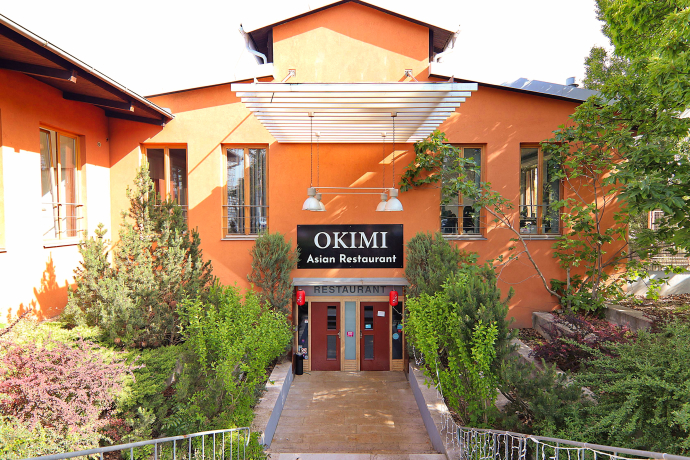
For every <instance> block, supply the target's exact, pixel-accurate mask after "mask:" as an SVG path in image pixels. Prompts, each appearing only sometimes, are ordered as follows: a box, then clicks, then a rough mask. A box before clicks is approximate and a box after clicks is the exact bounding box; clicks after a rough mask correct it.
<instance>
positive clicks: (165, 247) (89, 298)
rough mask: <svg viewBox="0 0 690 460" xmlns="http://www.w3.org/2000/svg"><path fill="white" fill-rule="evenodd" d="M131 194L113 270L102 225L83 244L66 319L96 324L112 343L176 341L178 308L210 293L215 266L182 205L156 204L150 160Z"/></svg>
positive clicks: (147, 343)
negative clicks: (205, 254) (189, 226)
mask: <svg viewBox="0 0 690 460" xmlns="http://www.w3.org/2000/svg"><path fill="white" fill-rule="evenodd" d="M127 197H128V198H129V202H130V208H129V211H124V212H123V213H122V217H123V220H122V226H121V228H120V232H119V236H120V240H119V242H118V243H117V244H116V246H115V248H114V250H113V264H112V267H108V266H107V264H106V261H107V247H108V242H107V241H105V240H104V239H103V237H104V234H105V230H104V229H103V227H102V226H99V229H98V231H97V238H96V239H90V240H88V241H85V242H84V243H82V245H81V246H80V253H81V255H82V257H83V259H84V262H82V266H81V267H80V268H78V269H77V270H76V271H75V274H76V277H75V279H76V288H75V289H74V290H71V291H70V294H69V300H68V305H67V308H66V309H65V313H64V316H63V317H64V318H65V319H66V320H67V321H68V322H71V323H78V322H85V323H86V324H88V325H99V326H101V327H102V328H103V329H104V330H105V331H106V332H107V334H108V336H109V337H110V339H111V340H113V341H114V342H115V343H123V344H126V345H131V346H140V347H146V346H154V347H157V346H160V345H162V344H166V343H176V342H177V341H178V340H179V339H180V332H179V328H180V319H179V314H178V311H177V307H178V305H179V303H180V302H181V301H182V300H183V299H185V298H196V297H198V296H201V297H203V296H205V295H206V293H207V292H208V289H209V288H210V286H211V285H212V284H213V275H212V273H211V272H212V268H211V263H210V262H209V261H206V262H205V261H204V260H203V258H202V254H201V249H200V244H201V241H200V239H199V234H198V232H196V231H195V230H192V231H190V230H188V229H187V225H186V223H185V221H184V218H183V217H182V212H181V210H180V208H179V206H177V205H176V204H175V203H173V202H172V201H169V200H168V201H164V202H162V203H158V202H157V201H156V196H155V193H154V188H153V182H152V181H151V179H150V177H149V173H148V165H144V166H142V167H141V168H140V169H139V171H138V172H137V175H136V178H135V186H134V189H133V190H132V189H129V188H127Z"/></svg>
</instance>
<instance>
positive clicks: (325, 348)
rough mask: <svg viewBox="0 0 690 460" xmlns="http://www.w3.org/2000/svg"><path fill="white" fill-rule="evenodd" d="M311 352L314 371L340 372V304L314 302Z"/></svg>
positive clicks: (311, 319)
mask: <svg viewBox="0 0 690 460" xmlns="http://www.w3.org/2000/svg"><path fill="white" fill-rule="evenodd" d="M310 322H311V348H312V349H311V350H309V355H310V360H311V369H312V370H313V371H339V370H340V303H339V302H312V304H311V318H310Z"/></svg>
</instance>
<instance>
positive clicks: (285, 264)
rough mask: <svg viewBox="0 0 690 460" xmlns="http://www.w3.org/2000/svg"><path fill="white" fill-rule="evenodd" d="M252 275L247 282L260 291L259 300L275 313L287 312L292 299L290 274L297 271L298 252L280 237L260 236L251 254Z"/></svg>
mask: <svg viewBox="0 0 690 460" xmlns="http://www.w3.org/2000/svg"><path fill="white" fill-rule="evenodd" d="M251 256H252V271H251V273H249V275H247V279H248V280H249V281H250V282H252V283H254V285H256V287H258V288H259V289H261V297H262V299H264V300H265V301H266V302H268V304H269V305H271V306H272V307H273V308H275V309H276V310H288V309H289V308H290V299H291V298H292V280H291V278H290V273H291V272H292V270H294V269H295V268H297V260H298V258H299V248H298V249H295V250H293V249H292V245H291V244H290V243H289V242H288V241H286V240H285V236H284V235H282V234H281V233H261V234H260V235H259V237H258V238H257V239H256V241H255V242H254V246H253V247H252V250H251Z"/></svg>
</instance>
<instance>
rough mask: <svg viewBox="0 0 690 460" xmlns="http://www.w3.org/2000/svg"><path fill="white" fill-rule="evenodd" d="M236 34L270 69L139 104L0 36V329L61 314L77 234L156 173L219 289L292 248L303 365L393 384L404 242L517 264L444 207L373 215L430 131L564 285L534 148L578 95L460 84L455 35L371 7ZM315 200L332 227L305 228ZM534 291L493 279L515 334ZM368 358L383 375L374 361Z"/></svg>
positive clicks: (421, 196) (116, 210) (517, 280)
mask: <svg viewBox="0 0 690 460" xmlns="http://www.w3.org/2000/svg"><path fill="white" fill-rule="evenodd" d="M245 33H246V34H247V35H246V38H247V43H248V47H249V48H250V49H251V51H250V52H252V53H253V54H255V55H256V56H257V60H258V61H260V62H261V65H258V66H257V68H256V71H255V73H254V75H253V76H252V77H253V78H248V79H247V80H245V81H241V82H228V83H225V84H219V85H215V86H209V87H202V88H194V89H186V90H181V91H176V92H172V93H166V94H160V95H155V96H149V97H147V98H143V97H141V96H138V95H136V94H135V93H133V92H132V91H130V90H128V89H126V88H124V87H122V86H120V85H119V84H117V83H115V82H113V81H111V80H109V79H108V78H107V77H105V76H103V75H101V74H99V73H98V72H96V71H95V70H93V69H91V68H90V67H88V66H87V65H86V64H84V63H83V62H81V61H78V60H77V59H75V58H73V57H71V56H70V55H68V54H66V53H64V52H62V51H61V50H59V49H57V48H55V47H52V45H50V44H49V43H47V42H45V43H46V44H44V41H42V39H40V37H36V36H34V35H33V34H31V33H30V32H28V31H26V30H25V29H23V28H21V27H20V26H18V25H16V24H14V23H12V22H11V21H9V20H6V19H3V20H2V24H0V144H1V145H2V156H0V168H1V169H0V232H1V233H0V248H2V249H1V252H0V280H2V281H1V283H2V292H3V295H2V304H1V307H2V315H3V320H5V319H7V320H9V319H11V318H12V317H15V316H16V315H17V314H19V313H21V312H23V311H26V310H27V309H29V310H32V311H34V312H35V313H36V314H37V315H38V316H39V317H50V316H54V315H55V314H57V313H59V312H60V310H61V309H62V308H63V307H64V305H65V304H66V301H67V286H68V285H70V284H71V283H73V270H74V269H75V267H77V265H78V262H79V254H78V246H77V244H78V241H79V236H80V232H81V231H82V230H88V231H89V232H90V233H91V234H93V230H94V228H95V227H96V226H97V225H98V223H103V224H104V225H105V226H106V227H107V228H108V229H110V233H109V237H110V238H111V239H114V238H115V237H116V235H117V231H118V227H119V224H120V221H121V217H120V213H121V211H122V210H123V209H125V208H126V207H127V205H128V203H127V199H126V196H125V190H126V187H127V186H128V185H130V184H132V181H133V179H134V176H135V173H136V170H137V168H138V167H139V166H140V165H141V164H142V162H144V161H145V160H148V163H149V164H150V169H151V175H152V178H153V179H154V182H155V184H156V187H157V189H158V190H159V191H160V192H161V193H163V194H170V195H171V196H173V197H174V198H175V199H177V200H178V201H179V202H180V203H181V204H182V205H184V206H186V209H187V219H188V223H189V225H190V226H191V227H196V228H198V230H199V232H200V235H201V240H202V249H203V251H204V255H205V257H207V258H210V259H211V260H212V262H213V267H214V273H215V275H216V276H218V277H219V278H220V280H221V281H222V282H223V283H225V284H233V283H237V284H238V285H239V286H240V287H249V284H248V281H247V274H248V273H249V270H250V263H251V260H250V256H249V251H250V248H251V247H252V245H253V240H254V239H255V238H256V235H257V233H259V232H261V231H265V230H269V231H271V232H281V233H283V234H285V235H286V236H287V238H288V239H289V240H290V241H292V243H293V244H295V245H300V248H301V249H302V254H303V257H302V260H301V261H300V268H298V269H296V270H295V271H294V273H293V279H294V284H295V286H296V288H300V289H304V290H305V291H306V304H305V306H304V307H300V308H298V307H296V311H295V315H294V317H295V320H296V322H297V323H298V324H297V326H298V328H297V332H298V334H297V337H296V340H298V347H300V348H302V347H303V348H307V349H308V350H309V354H308V356H309V360H308V361H307V365H308V366H309V365H311V366H312V367H314V368H315V369H317V368H318V369H321V368H328V366H335V367H332V368H334V369H335V368H337V369H365V368H371V366H374V367H375V368H386V369H388V368H390V369H401V368H402V362H401V361H400V356H399V354H400V353H399V351H400V350H399V348H400V347H401V346H402V345H401V344H402V337H401V334H402V333H401V332H400V329H401V327H402V326H400V327H398V324H399V322H400V313H401V312H400V311H396V307H392V306H390V304H389V303H388V295H389V292H390V291H392V290H396V291H398V292H399V294H400V296H401V297H400V300H401V302H400V304H399V306H398V307H397V308H398V309H400V310H401V308H402V305H403V304H404V285H405V284H406V281H405V278H404V263H403V257H401V254H402V252H401V251H402V248H403V245H404V243H405V242H407V241H408V240H409V239H410V238H412V237H413V236H414V235H415V234H416V233H417V232H426V231H431V232H436V231H439V230H442V231H443V232H444V234H445V235H446V237H447V238H448V239H449V240H450V241H452V243H453V244H456V245H458V246H459V247H461V248H463V249H465V250H467V251H474V252H477V253H478V254H479V256H480V259H481V260H486V259H494V258H496V257H498V256H500V255H504V256H507V255H508V248H509V247H510V246H511V245H512V242H511V241H510V238H511V237H512V235H511V233H510V232H509V231H507V230H504V229H495V228H491V226H490V225H488V224H487V223H488V221H489V219H488V218H487V216H485V215H483V214H482V215H480V216H475V215H473V214H472V213H471V212H470V210H471V203H463V202H462V200H461V199H455V201H453V202H451V204H450V205H447V206H445V207H442V206H441V205H440V203H441V196H440V191H439V188H435V187H427V188H419V189H415V190H412V191H408V192H404V193H400V194H399V195H398V198H399V201H400V203H401V204H402V208H403V210H402V211H390V212H385V211H383V212H382V211H377V210H376V209H377V205H378V204H379V203H380V202H381V198H380V194H381V193H382V192H384V193H386V197H385V198H386V199H387V203H393V202H394V199H393V196H392V195H394V194H395V191H393V190H392V189H396V188H397V185H395V184H397V183H398V181H399V179H400V175H401V174H402V173H403V172H404V170H405V167H406V166H407V165H408V164H409V163H410V162H411V161H412V159H413V157H414V147H413V144H414V142H415V141H417V140H419V139H422V138H424V137H425V136H426V135H427V134H428V133H430V132H431V131H432V130H433V129H434V128H438V129H440V130H441V131H443V132H444V133H445V135H446V137H447V138H448V141H449V142H450V143H452V144H454V145H456V146H458V147H460V149H461V152H463V155H465V156H466V157H467V156H471V157H472V158H474V159H475V161H476V162H477V164H478V165H479V167H480V171H481V172H480V175H481V176H480V178H481V180H484V181H488V182H490V183H491V184H492V185H493V187H494V189H496V190H497V191H499V192H500V193H501V194H503V196H505V197H506V198H509V199H510V200H512V201H513V202H514V203H515V206H516V208H515V213H516V214H515V218H516V219H518V220H520V221H521V224H520V226H521V229H522V232H523V234H524V235H525V236H526V237H527V238H529V245H530V250H531V252H532V254H533V256H534V258H535V259H536V261H537V263H538V264H539V266H540V267H541V268H542V270H543V271H544V273H545V275H546V278H547V279H550V278H558V279H563V278H564V276H565V275H564V273H563V272H562V271H561V269H560V268H559V267H558V264H557V262H556V260H555V259H554V258H553V256H552V250H551V246H552V244H553V240H554V239H555V238H558V237H559V235H560V233H561V228H560V224H559V221H558V216H555V217H554V216H553V215H550V214H549V211H547V210H546V209H547V207H546V205H547V204H548V201H549V200H550V199H551V200H553V199H555V198H557V195H558V194H559V193H561V191H560V188H559V186H558V184H554V183H552V182H549V179H548V159H545V158H543V155H542V153H541V151H540V150H539V149H538V143H539V142H540V141H542V140H544V139H547V138H549V137H551V134H552V132H553V130H555V129H556V128H557V127H558V126H559V125H561V124H563V123H565V122H566V121H567V119H568V116H569V115H570V114H571V113H572V112H573V110H574V109H575V107H576V106H577V104H579V103H580V102H581V101H582V100H584V99H586V97H587V96H588V95H589V94H588V93H587V92H586V91H585V90H580V89H578V88H574V87H570V86H564V85H543V84H539V82H536V83H535V82H525V81H518V82H516V84H513V85H511V86H498V85H489V84H483V83H476V82H468V81H462V80H458V79H457V77H458V76H456V77H455V78H453V76H452V75H451V74H450V73H449V72H448V71H446V70H445V69H444V65H443V60H442V57H441V55H442V53H443V52H444V50H447V49H448V48H449V47H452V46H453V43H454V34H453V31H451V30H448V29H446V28H443V27H441V26H437V25H434V24H430V23H426V22H423V21H420V20H418V19H415V18H412V17H407V16H403V15H401V14H399V13H395V12H392V11H387V10H382V9H380V8H378V7H375V6H374V5H372V4H368V3H366V2H360V1H340V2H333V3H331V4H329V5H327V6H326V7H323V8H319V9H315V10H311V11H306V12H303V13H301V14H298V15H295V16H293V17H290V18H285V19H284V20H281V21H279V22H274V23H271V24H258V25H256V26H252V27H247V26H246V25H245ZM281 81H282V82H281ZM383 133H385V136H384V135H383ZM393 174H395V177H394V176H393ZM478 179H479V178H478ZM310 188H313V189H314V193H320V202H321V204H322V205H323V207H324V208H325V211H322V212H316V211H314V212H312V211H309V210H302V208H303V204H304V203H305V199H306V198H307V193H308V189H310ZM39 190H42V193H41V194H40V195H39V193H38V191H39ZM554 194H556V195H554ZM315 199H316V198H315ZM319 206H320V205H319ZM518 213H520V216H518ZM384 238H387V239H386V240H385V241H386V243H385V244H384ZM384 246H386V247H384ZM534 275H535V272H534V270H533V268H532V267H531V266H530V265H529V263H527V262H526V261H524V260H522V259H519V260H518V261H516V262H512V263H510V264H508V265H507V266H506V267H505V268H504V269H503V270H502V272H501V276H500V284H499V286H500V288H501V289H502V290H504V291H507V290H508V289H509V288H510V287H511V286H512V287H514V288H515V290H516V294H515V297H514V298H513V300H512V301H511V306H510V315H511V316H513V317H515V318H516V323H515V324H516V325H518V326H528V325H530V324H531V318H530V315H531V312H532V311H535V310H550V309H552V308H554V307H555V305H556V300H555V299H554V298H553V297H551V296H550V295H548V293H547V292H546V291H545V290H544V288H543V286H542V285H541V281H540V280H539V279H538V278H537V277H536V276H534ZM318 328H322V329H323V331H321V332H319V330H317V329H318ZM374 331H377V332H376V334H374ZM379 331H385V333H384V332H379ZM377 334H378V335H377ZM381 334H383V335H381ZM341 336H342V339H341ZM357 337H360V339H359V340H357ZM367 337H370V338H367ZM302 340H304V341H302ZM312 340H313V343H312ZM384 345H385V346H384ZM381 347H383V348H381ZM312 351H313V352H312ZM374 354H375V355H376V357H377V359H378V358H379V357H380V356H382V355H383V354H385V355H386V356H387V358H386V359H385V360H383V361H385V363H384V362H383V361H380V362H379V361H376V362H373V361H372V362H369V361H370V360H371V359H373V358H372V357H373V356H374Z"/></svg>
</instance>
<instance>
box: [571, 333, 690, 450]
mask: <svg viewBox="0 0 690 460" xmlns="http://www.w3.org/2000/svg"><path fill="white" fill-rule="evenodd" d="M608 348H609V349H610V351H611V353H610V354H607V353H604V352H603V351H601V350H594V351H593V354H594V356H595V359H593V360H592V361H590V363H589V364H588V366H587V367H586V368H585V369H584V370H583V371H581V372H580V373H578V374H576V376H575V378H576V382H577V383H578V384H579V385H581V386H586V387H588V388H589V389H590V390H592V392H593V394H594V398H595V400H596V404H593V405H591V406H589V407H588V408H587V410H586V411H584V413H583V418H584V419H585V420H587V423H586V424H584V426H583V429H582V435H581V436H582V437H584V438H586V439H588V440H590V441H594V440H597V442H600V443H602V444H608V445H612V446H619V445H624V446H625V447H629V448H632V449H642V450H652V451H656V452H668V453H672V454H677V455H688V453H690V423H689V421H690V325H689V324H683V323H679V322H674V323H670V324H668V325H666V326H665V327H664V329H663V330H662V331H661V332H659V333H648V332H645V331H638V337H637V340H636V341H635V342H629V343H612V344H610V345H609V346H608ZM571 432H576V430H575V429H572V430H571Z"/></svg>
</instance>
